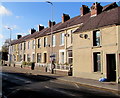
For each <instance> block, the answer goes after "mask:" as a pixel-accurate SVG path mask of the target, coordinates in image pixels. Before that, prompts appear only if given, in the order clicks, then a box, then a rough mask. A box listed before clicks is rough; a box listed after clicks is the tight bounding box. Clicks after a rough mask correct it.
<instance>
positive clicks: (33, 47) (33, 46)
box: [32, 40, 35, 49]
mask: <svg viewBox="0 0 120 98" xmlns="http://www.w3.org/2000/svg"><path fill="white" fill-rule="evenodd" d="M32 49H35V40H33V41H32Z"/></svg>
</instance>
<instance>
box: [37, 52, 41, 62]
mask: <svg viewBox="0 0 120 98" xmlns="http://www.w3.org/2000/svg"><path fill="white" fill-rule="evenodd" d="M40 62H41V53H37V63H40Z"/></svg>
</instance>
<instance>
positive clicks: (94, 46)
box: [92, 46, 102, 49]
mask: <svg viewBox="0 0 120 98" xmlns="http://www.w3.org/2000/svg"><path fill="white" fill-rule="evenodd" d="M101 47H102V46H93V47H92V49H93V48H101Z"/></svg>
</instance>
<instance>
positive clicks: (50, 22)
mask: <svg viewBox="0 0 120 98" xmlns="http://www.w3.org/2000/svg"><path fill="white" fill-rule="evenodd" d="M55 24H56V22H55V21H53V22H52V21H50V20H49V21H48V26H49V28H50V27H52V26H54V25H55Z"/></svg>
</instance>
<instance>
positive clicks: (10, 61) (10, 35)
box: [8, 28, 12, 66]
mask: <svg viewBox="0 0 120 98" xmlns="http://www.w3.org/2000/svg"><path fill="white" fill-rule="evenodd" d="M8 30H10V49H9V66H11V60H12V59H11V57H12V56H11V34H12V28H8Z"/></svg>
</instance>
